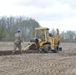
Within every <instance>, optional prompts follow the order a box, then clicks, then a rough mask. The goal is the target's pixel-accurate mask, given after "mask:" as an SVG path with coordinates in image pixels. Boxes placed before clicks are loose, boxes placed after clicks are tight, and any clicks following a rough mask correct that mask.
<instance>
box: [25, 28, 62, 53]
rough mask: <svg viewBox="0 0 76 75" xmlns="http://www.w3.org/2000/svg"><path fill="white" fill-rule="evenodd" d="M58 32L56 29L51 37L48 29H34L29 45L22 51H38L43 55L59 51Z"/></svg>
mask: <svg viewBox="0 0 76 75" xmlns="http://www.w3.org/2000/svg"><path fill="white" fill-rule="evenodd" d="M59 42H60V38H59V30H58V29H57V31H56V34H55V35H52V34H51V33H49V28H43V27H40V28H35V36H34V38H31V39H30V43H29V44H28V46H27V47H26V48H25V49H24V50H40V51H42V52H44V53H51V52H55V53H57V52H58V51H61V50H62V48H60V47H59Z"/></svg>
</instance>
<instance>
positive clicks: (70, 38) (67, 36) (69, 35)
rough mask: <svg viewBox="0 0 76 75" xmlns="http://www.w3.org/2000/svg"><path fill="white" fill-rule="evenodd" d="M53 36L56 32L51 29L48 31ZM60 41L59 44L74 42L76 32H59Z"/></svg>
mask: <svg viewBox="0 0 76 75" xmlns="http://www.w3.org/2000/svg"><path fill="white" fill-rule="evenodd" d="M50 32H51V33H52V34H53V35H55V33H56V30H55V29H54V28H53V29H52V30H51V31H50ZM60 41H61V42H76V31H71V30H69V31H66V32H65V31H62V32H60Z"/></svg>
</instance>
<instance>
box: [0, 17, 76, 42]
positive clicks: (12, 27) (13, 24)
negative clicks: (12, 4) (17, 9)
mask: <svg viewBox="0 0 76 75" xmlns="http://www.w3.org/2000/svg"><path fill="white" fill-rule="evenodd" d="M36 27H41V26H40V24H39V23H38V22H37V21H36V20H35V19H32V18H28V17H24V16H20V17H12V16H11V17H6V16H3V17H1V18H0V40H1V41H13V39H14V35H15V33H16V32H17V30H18V29H21V34H22V36H23V40H24V41H29V40H30V38H32V37H33V36H34V28H36ZM50 32H51V33H52V34H53V35H54V34H55V29H54V28H52V30H50ZM60 40H61V41H62V42H75V41H76V31H75V30H74V31H66V32H64V31H62V32H60Z"/></svg>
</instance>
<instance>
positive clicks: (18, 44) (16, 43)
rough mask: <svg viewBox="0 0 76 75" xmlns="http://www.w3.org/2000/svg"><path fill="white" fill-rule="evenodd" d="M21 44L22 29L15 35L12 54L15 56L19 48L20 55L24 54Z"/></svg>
mask: <svg viewBox="0 0 76 75" xmlns="http://www.w3.org/2000/svg"><path fill="white" fill-rule="evenodd" d="M21 42H23V41H22V38H21V34H20V29H18V31H17V33H16V34H15V39H14V50H13V52H12V54H14V52H15V51H16V49H17V48H18V49H19V52H20V54H21V53H22V50H21Z"/></svg>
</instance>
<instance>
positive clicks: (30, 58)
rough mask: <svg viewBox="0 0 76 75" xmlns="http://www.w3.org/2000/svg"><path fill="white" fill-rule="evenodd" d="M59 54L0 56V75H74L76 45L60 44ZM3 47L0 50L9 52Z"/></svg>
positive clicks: (7, 47) (75, 71)
mask: <svg viewBox="0 0 76 75" xmlns="http://www.w3.org/2000/svg"><path fill="white" fill-rule="evenodd" d="M61 46H62V48H63V50H62V51H60V52H59V53H51V54H50V53H48V54H47V53H29V54H28V53H24V54H22V55H20V54H17V55H5V56H0V75H76V44H75V43H61ZM10 48H11V50H12V49H13V48H12V46H10V47H9V46H4V47H2V46H1V48H0V50H7V49H9V50H10Z"/></svg>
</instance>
